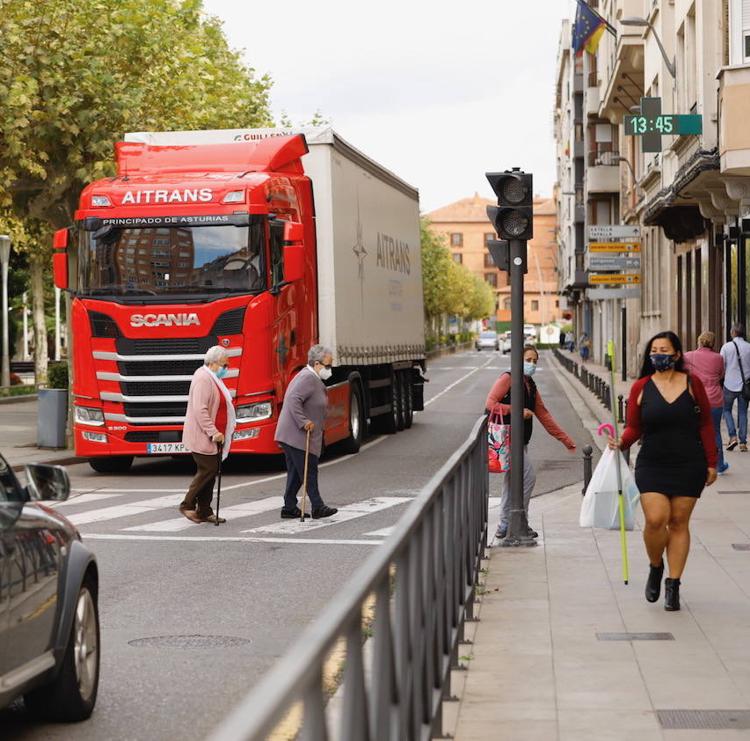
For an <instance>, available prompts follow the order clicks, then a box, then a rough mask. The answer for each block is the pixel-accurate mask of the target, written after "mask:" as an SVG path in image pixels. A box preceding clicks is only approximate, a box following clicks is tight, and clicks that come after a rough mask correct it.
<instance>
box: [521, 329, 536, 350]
mask: <svg viewBox="0 0 750 741" xmlns="http://www.w3.org/2000/svg"><path fill="white" fill-rule="evenodd" d="M523 338H524V340H525V341H526V342H528V343H529V344H530V345H536V338H537V332H536V327H535V326H534V325H533V324H524V325H523Z"/></svg>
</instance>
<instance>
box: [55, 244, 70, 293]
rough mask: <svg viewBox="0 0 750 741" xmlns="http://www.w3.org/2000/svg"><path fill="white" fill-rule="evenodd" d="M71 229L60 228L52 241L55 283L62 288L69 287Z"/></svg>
mask: <svg viewBox="0 0 750 741" xmlns="http://www.w3.org/2000/svg"><path fill="white" fill-rule="evenodd" d="M69 237H70V229H58V230H57V231H56V232H55V237H54V239H53V241H52V247H53V248H54V250H55V254H54V255H53V256H52V269H53V273H54V277H55V285H56V286H57V287H58V288H59V289H61V290H63V291H64V290H66V289H67V288H68V251H67V250H68V239H69Z"/></svg>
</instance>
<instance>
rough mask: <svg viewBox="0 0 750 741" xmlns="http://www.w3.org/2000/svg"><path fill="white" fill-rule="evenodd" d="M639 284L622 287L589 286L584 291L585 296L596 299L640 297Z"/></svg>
mask: <svg viewBox="0 0 750 741" xmlns="http://www.w3.org/2000/svg"><path fill="white" fill-rule="evenodd" d="M640 297H641V287H640V286H624V287H623V288H589V289H588V290H587V291H586V298H588V299H591V300H592V301H596V300H598V299H604V300H607V299H614V298H640Z"/></svg>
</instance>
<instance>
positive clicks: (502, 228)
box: [486, 167, 534, 241]
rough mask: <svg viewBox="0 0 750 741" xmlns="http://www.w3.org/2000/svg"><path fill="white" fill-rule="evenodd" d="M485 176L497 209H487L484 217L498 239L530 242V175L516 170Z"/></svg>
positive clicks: (532, 220)
mask: <svg viewBox="0 0 750 741" xmlns="http://www.w3.org/2000/svg"><path fill="white" fill-rule="evenodd" d="M486 175H487V180H489V181H490V185H491V186H492V190H494V191H495V195H496V196H497V206H487V216H488V217H489V219H490V221H491V222H492V224H493V225H494V227H495V231H496V232H497V233H498V236H499V237H500V239H505V240H510V239H520V240H523V241H526V240H528V239H531V238H532V237H533V236H534V189H533V185H532V180H533V178H532V175H531V174H530V173H529V174H527V173H525V172H521V170H519V169H518V168H517V167H515V168H513V170H506V171H505V172H488V173H486Z"/></svg>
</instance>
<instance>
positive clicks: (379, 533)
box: [365, 525, 394, 538]
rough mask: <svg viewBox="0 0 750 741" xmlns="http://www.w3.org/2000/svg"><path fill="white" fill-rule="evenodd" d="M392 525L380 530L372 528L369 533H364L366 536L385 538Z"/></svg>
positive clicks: (390, 531) (391, 530)
mask: <svg viewBox="0 0 750 741" xmlns="http://www.w3.org/2000/svg"><path fill="white" fill-rule="evenodd" d="M393 527H394V526H393V525H392V526H391V527H384V528H381V529H380V530H373V531H372V532H371V533H365V535H366V536H367V537H373V538H385V537H387V536H388V535H390V534H391V533H392V532H393Z"/></svg>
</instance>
